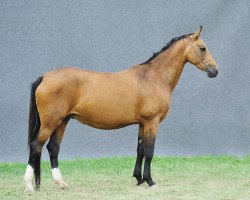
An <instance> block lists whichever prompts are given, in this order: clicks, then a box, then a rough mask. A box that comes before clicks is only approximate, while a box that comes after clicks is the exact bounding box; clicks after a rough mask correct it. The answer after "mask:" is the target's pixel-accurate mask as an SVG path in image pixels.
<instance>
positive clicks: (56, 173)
mask: <svg viewBox="0 0 250 200" xmlns="http://www.w3.org/2000/svg"><path fill="white" fill-rule="evenodd" d="M52 177H53V179H54V181H55V182H57V183H61V182H62V181H63V180H62V174H61V172H60V169H59V168H53V169H52Z"/></svg>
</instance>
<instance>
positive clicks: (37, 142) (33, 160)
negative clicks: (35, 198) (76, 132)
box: [24, 126, 53, 192]
mask: <svg viewBox="0 0 250 200" xmlns="http://www.w3.org/2000/svg"><path fill="white" fill-rule="evenodd" d="M52 132H53V129H50V128H48V127H44V126H41V127H40V130H39V133H38V136H37V137H36V138H35V139H34V140H33V141H32V142H31V144H30V154H29V162H28V166H27V169H26V172H25V176H24V181H25V184H26V188H25V191H27V192H30V191H33V190H34V189H33V185H32V179H33V172H35V183H36V187H37V188H39V186H40V172H41V171H40V159H41V152H42V148H43V145H44V143H45V142H46V141H47V140H48V138H49V136H50V135H51V133H52Z"/></svg>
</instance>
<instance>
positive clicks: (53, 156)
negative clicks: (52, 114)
mask: <svg viewBox="0 0 250 200" xmlns="http://www.w3.org/2000/svg"><path fill="white" fill-rule="evenodd" d="M68 121H69V119H68V118H65V119H64V120H63V121H62V123H61V124H60V125H59V126H58V127H57V128H56V130H55V131H54V132H53V134H52V135H51V136H50V140H49V143H48V144H47V149H48V152H49V156H50V164H51V168H52V177H53V180H54V182H55V183H56V184H58V185H59V186H60V188H62V189H64V188H66V187H67V184H66V183H65V182H64V181H63V179H62V174H61V172H60V170H59V168H58V154H59V151H60V144H61V141H62V138H63V135H64V130H65V128H66V125H67V123H68Z"/></svg>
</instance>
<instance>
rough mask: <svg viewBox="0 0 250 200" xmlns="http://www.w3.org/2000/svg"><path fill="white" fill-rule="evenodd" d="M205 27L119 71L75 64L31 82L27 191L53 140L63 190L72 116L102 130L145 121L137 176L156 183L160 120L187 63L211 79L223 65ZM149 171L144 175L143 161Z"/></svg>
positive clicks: (54, 163) (56, 175) (56, 170)
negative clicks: (61, 158)
mask: <svg viewBox="0 0 250 200" xmlns="http://www.w3.org/2000/svg"><path fill="white" fill-rule="evenodd" d="M201 30H202V27H199V28H198V30H197V31H196V32H194V33H191V34H186V35H182V36H180V37H175V38H173V39H172V40H171V41H170V42H169V43H168V44H167V45H166V46H164V47H163V48H162V49H161V50H160V51H159V52H157V53H154V54H153V56H152V57H150V58H149V59H148V60H147V61H146V62H144V63H142V64H138V65H134V66H132V67H130V68H128V69H126V70H124V71H121V72H116V73H104V72H95V71H89V70H83V69H79V68H75V67H65V68H60V69H57V70H53V71H49V72H47V73H45V74H44V75H43V76H42V77H40V78H38V79H37V80H36V81H35V82H34V83H33V84H32V86H31V97H30V112H29V131H28V146H29V151H30V153H29V161H28V165H27V169H26V172H25V177H24V180H25V183H26V188H25V190H26V191H33V190H34V188H33V185H32V179H33V173H34V175H35V186H36V188H39V187H40V177H41V176H40V160H41V151H42V148H43V145H44V144H45V143H46V141H47V140H48V139H49V142H48V144H47V149H48V152H49V156H50V162H51V168H52V177H53V179H54V182H55V183H57V184H58V185H59V186H60V187H61V188H65V187H66V186H67V184H66V183H65V182H64V181H63V179H62V175H61V172H60V170H59V168H58V154H59V150H60V143H61V140H62V138H63V135H64V130H65V127H66V125H67V123H68V122H69V120H70V119H71V118H73V119H76V120H78V121H79V122H81V123H83V124H86V125H89V126H91V127H95V128H99V129H117V128H122V127H125V126H128V125H131V124H138V125H139V133H138V144H137V145H138V146H137V158H136V163H135V168H134V173H133V176H134V177H135V178H136V179H137V182H138V184H137V185H140V184H142V183H144V182H146V183H147V184H148V185H149V186H154V185H155V183H154V181H153V180H152V177H151V170H150V165H151V161H152V158H153V154H154V144H155V138H156V135H157V130H158V127H159V124H160V122H161V121H162V120H163V119H165V118H166V116H167V114H168V111H169V107H170V101H171V95H172V91H173V90H174V88H175V86H176V84H177V82H178V80H179V78H180V75H181V73H182V71H183V68H184V65H185V64H186V63H187V62H190V63H192V64H193V65H195V66H196V67H198V68H199V69H201V70H202V71H205V72H207V75H208V77H210V78H212V77H216V76H217V74H218V68H217V65H216V63H215V60H214V59H213V57H212V55H211V54H210V53H209V51H208V49H207V47H206V45H205V44H204V42H203V40H202V39H201V37H200V33H201ZM143 159H145V162H144V171H143V175H142V161H143Z"/></svg>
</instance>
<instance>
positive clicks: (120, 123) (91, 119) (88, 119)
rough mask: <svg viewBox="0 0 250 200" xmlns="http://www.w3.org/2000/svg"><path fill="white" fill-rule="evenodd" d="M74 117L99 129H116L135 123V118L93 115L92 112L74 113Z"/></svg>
mask: <svg viewBox="0 0 250 200" xmlns="http://www.w3.org/2000/svg"><path fill="white" fill-rule="evenodd" d="M74 118H75V119H77V120H78V121H79V122H81V123H83V124H86V125H88V126H91V127H94V128H99V129H117V128H122V127H125V126H128V125H131V124H135V123H136V120H127V119H124V118H119V117H118V118H112V117H108V116H107V117H103V116H99V115H96V116H95V115H93V114H91V116H90V115H89V116H85V115H84V116H79V115H76V116H75V117H74Z"/></svg>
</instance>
